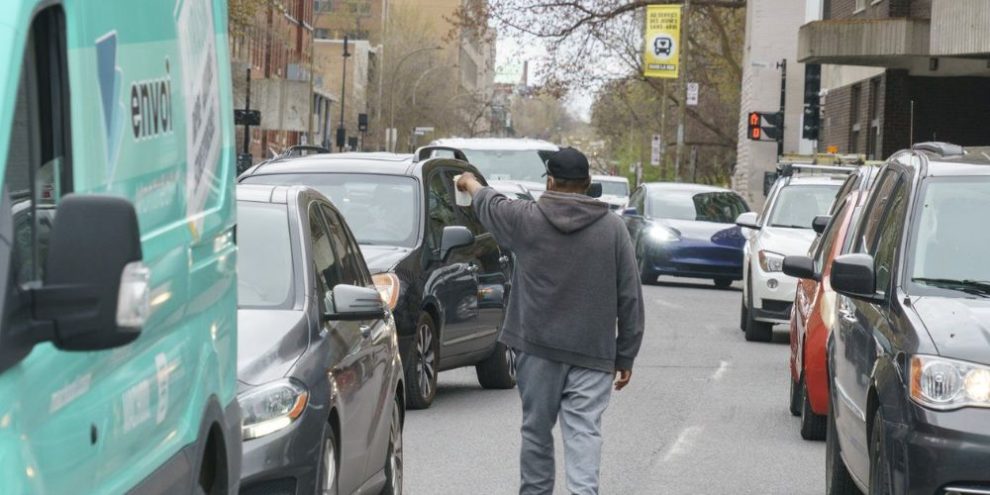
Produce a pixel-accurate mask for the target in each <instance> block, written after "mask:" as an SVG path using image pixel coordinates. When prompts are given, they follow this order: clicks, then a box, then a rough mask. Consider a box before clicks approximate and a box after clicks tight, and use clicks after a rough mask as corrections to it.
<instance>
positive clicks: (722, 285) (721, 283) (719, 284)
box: [715, 278, 732, 289]
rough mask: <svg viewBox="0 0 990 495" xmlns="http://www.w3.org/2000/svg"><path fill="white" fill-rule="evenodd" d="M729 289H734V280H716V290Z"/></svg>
mask: <svg viewBox="0 0 990 495" xmlns="http://www.w3.org/2000/svg"><path fill="white" fill-rule="evenodd" d="M729 287H732V279H731V278H716V279H715V288H717V289H728V288H729Z"/></svg>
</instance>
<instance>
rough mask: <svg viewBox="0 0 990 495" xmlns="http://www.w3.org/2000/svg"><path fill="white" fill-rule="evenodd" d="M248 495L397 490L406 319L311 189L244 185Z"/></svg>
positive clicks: (241, 299) (241, 375)
mask: <svg viewBox="0 0 990 495" xmlns="http://www.w3.org/2000/svg"><path fill="white" fill-rule="evenodd" d="M237 219H238V225H237V243H238V248H239V249H238V257H237V272H238V282H237V292H238V315H237V320H238V321H237V325H238V339H237V378H238V394H237V397H238V402H239V403H240V406H241V410H242V412H243V423H242V428H241V434H242V438H243V442H244V444H243V462H242V467H241V493H242V494H251V495H253V494H270V493H285V494H312V493H324V494H337V493H379V492H381V493H385V494H398V493H401V488H402V419H403V414H404V411H405V405H404V401H403V396H404V390H403V375H402V364H401V362H400V359H399V349H398V340H397V337H396V331H395V322H394V321H393V319H392V316H391V314H390V313H389V312H388V311H387V309H386V307H385V305H384V302H383V301H382V299H381V296H380V294H379V292H378V290H377V289H376V288H375V286H374V284H373V283H372V280H371V275H370V274H369V273H368V268H367V266H366V265H365V263H364V258H362V257H361V252H360V251H359V249H358V247H357V243H356V242H355V241H354V238H353V236H352V234H351V232H350V229H348V227H347V225H346V224H345V223H344V220H343V218H342V217H341V215H340V213H339V212H338V211H337V209H336V208H334V207H333V205H331V204H330V202H329V201H327V199H326V198H325V197H323V195H321V194H320V193H318V192H317V191H315V190H312V189H308V188H305V187H300V186H293V187H279V186H263V185H251V186H244V185H242V186H238V188H237Z"/></svg>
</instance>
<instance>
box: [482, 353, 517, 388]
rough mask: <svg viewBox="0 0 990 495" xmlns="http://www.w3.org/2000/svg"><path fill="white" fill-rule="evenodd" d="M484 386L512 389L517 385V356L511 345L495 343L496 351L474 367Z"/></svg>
mask: <svg viewBox="0 0 990 495" xmlns="http://www.w3.org/2000/svg"><path fill="white" fill-rule="evenodd" d="M474 369H475V372H476V373H477V374H478V383H480V384H481V387H482V388H489V389H510V388H513V387H515V386H516V356H515V352H513V350H512V349H510V348H509V346H507V345H505V344H503V343H501V342H496V343H495V351H494V352H492V355H491V356H488V358H487V359H485V360H484V361H482V362H480V363H478V364H477V365H475V367H474Z"/></svg>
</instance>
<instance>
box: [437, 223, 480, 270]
mask: <svg viewBox="0 0 990 495" xmlns="http://www.w3.org/2000/svg"><path fill="white" fill-rule="evenodd" d="M472 244H474V234H473V233H471V231H470V230H468V228H467V227H463V226H460V225H451V226H448V227H444V228H443V235H442V236H441V238H440V260H441V261H446V260H447V257H448V256H450V252H451V251H453V250H455V249H457V248H462V247H467V246H470V245H472Z"/></svg>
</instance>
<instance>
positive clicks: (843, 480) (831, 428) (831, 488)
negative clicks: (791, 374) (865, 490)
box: [825, 397, 862, 495]
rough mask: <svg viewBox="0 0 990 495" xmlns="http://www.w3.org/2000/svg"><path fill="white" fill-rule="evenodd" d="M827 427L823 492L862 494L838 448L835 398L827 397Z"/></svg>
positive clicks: (829, 494)
mask: <svg viewBox="0 0 990 495" xmlns="http://www.w3.org/2000/svg"><path fill="white" fill-rule="evenodd" d="M829 399H830V400H829V407H828V428H827V431H826V432H825V493H826V495H862V492H860V491H859V488H857V487H856V483H855V482H853V479H852V475H850V474H849V470H848V469H847V468H846V464H845V462H843V460H842V455H841V452H840V450H839V438H838V435H839V432H838V431H837V430H836V428H835V410H834V408H833V407H832V404H834V403H835V398H834V397H830V398H829Z"/></svg>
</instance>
